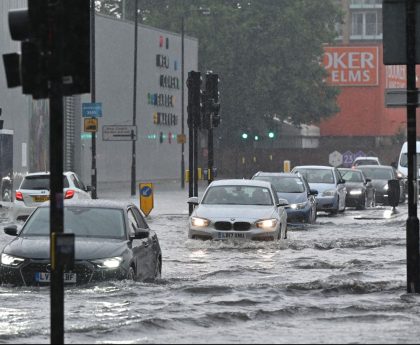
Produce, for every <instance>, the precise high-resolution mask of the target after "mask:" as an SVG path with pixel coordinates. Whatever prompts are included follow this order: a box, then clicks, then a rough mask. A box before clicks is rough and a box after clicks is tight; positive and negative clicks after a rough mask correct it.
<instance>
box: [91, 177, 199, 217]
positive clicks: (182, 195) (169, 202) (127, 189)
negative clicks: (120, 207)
mask: <svg viewBox="0 0 420 345" xmlns="http://www.w3.org/2000/svg"><path fill="white" fill-rule="evenodd" d="M144 182H147V183H148V182H150V183H152V184H153V209H152V211H151V212H150V214H151V215H158V214H186V215H188V213H189V212H188V204H187V199H188V194H189V193H188V191H189V186H188V183H186V184H185V188H184V189H182V188H181V183H180V181H179V180H164V181H154V182H153V181H144ZM206 187H207V182H204V181H200V182H199V185H198V196H199V197H201V196H202V195H203V193H204V190H205V188H206ZM97 196H98V198H99V199H111V200H131V201H132V202H133V203H134V204H135V205H137V206H140V196H139V183H137V188H136V195H135V196H132V195H131V184H130V183H127V182H125V183H124V182H112V183H111V182H102V183H98V192H97Z"/></svg>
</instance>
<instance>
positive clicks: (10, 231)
mask: <svg viewBox="0 0 420 345" xmlns="http://www.w3.org/2000/svg"><path fill="white" fill-rule="evenodd" d="M4 233H5V234H7V235H10V236H17V233H18V230H17V225H15V224H13V225H8V226H6V227H5V228H4Z"/></svg>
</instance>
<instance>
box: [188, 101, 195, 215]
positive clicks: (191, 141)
mask: <svg viewBox="0 0 420 345" xmlns="http://www.w3.org/2000/svg"><path fill="white" fill-rule="evenodd" d="M188 102H190V101H188ZM194 122H195V121H194V114H193V113H192V109H191V108H190V106H188V169H189V171H190V176H189V179H188V197H190V198H191V197H192V196H193V195H194V187H193V181H194V180H193V179H194V132H195V131H194V126H195V124H194ZM193 210H194V206H193V205H192V204H189V214H190V215H191V213H192V212H193Z"/></svg>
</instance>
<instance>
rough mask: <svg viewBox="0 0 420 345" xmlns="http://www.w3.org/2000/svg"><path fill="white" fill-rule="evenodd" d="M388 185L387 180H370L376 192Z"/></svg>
mask: <svg viewBox="0 0 420 345" xmlns="http://www.w3.org/2000/svg"><path fill="white" fill-rule="evenodd" d="M387 184H388V180H372V186H373V187H375V189H376V190H378V189H381V188H384V187H385V186H386V185H387Z"/></svg>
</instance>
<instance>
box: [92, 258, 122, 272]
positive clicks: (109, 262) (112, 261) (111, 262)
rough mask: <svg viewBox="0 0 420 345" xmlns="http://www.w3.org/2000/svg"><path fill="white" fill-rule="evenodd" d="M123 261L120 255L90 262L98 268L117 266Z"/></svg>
mask: <svg viewBox="0 0 420 345" xmlns="http://www.w3.org/2000/svg"><path fill="white" fill-rule="evenodd" d="M122 261H123V258H122V257H121V256H116V257H113V258H106V259H99V260H93V261H92V262H93V263H94V264H95V265H96V266H97V267H98V268H109V269H112V268H118V267H120V265H121V262H122Z"/></svg>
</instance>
